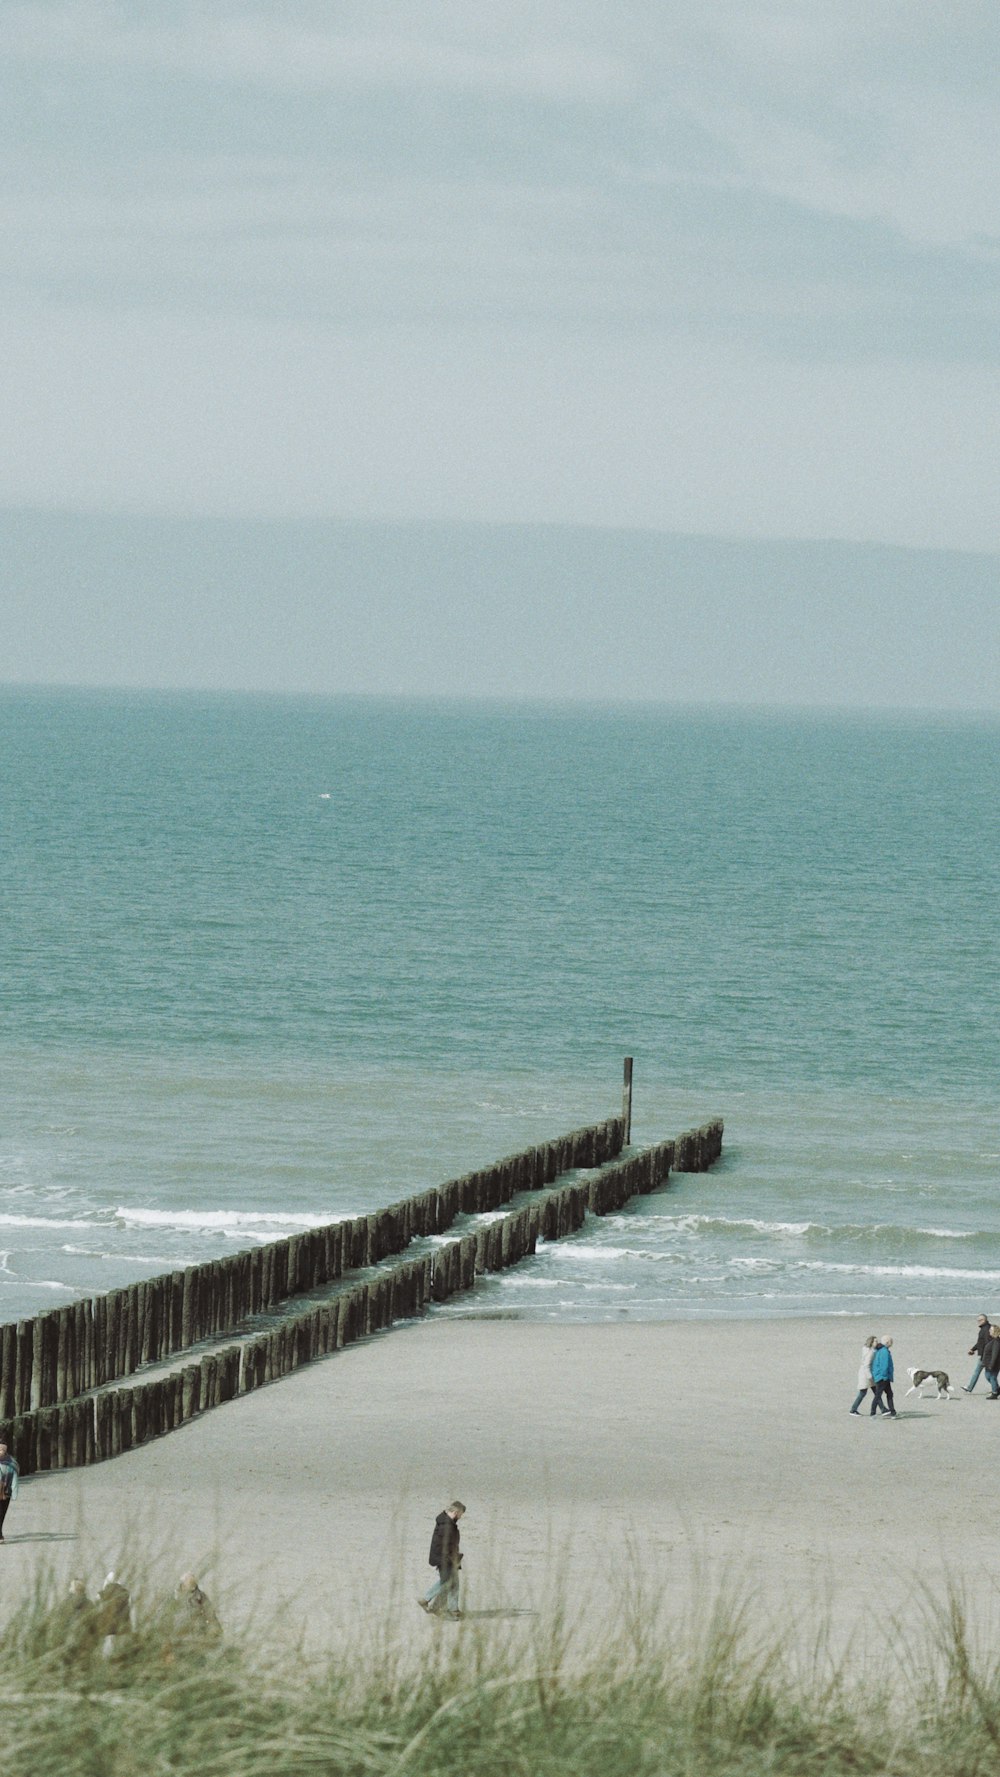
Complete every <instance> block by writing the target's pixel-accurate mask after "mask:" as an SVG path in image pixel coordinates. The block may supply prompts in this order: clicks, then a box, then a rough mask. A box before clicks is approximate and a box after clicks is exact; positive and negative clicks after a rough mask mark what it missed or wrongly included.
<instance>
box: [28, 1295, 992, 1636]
mask: <svg viewBox="0 0 1000 1777" xmlns="http://www.w3.org/2000/svg"><path fill="white" fill-rule="evenodd" d="M974 1324H975V1315H974V1313H972V1314H970V1316H969V1317H968V1321H966V1320H964V1319H963V1320H955V1319H954V1318H952V1317H922V1320H921V1318H919V1317H914V1318H913V1319H912V1320H909V1319H908V1320H907V1330H906V1333H905V1335H904V1334H900V1336H899V1337H898V1338H896V1340H895V1346H894V1353H895V1355H896V1357H897V1359H898V1361H897V1366H896V1367H897V1377H898V1378H902V1380H901V1381H900V1382H899V1383H898V1385H897V1407H898V1409H899V1417H898V1419H897V1420H896V1421H895V1422H884V1421H881V1420H880V1421H879V1422H877V1423H876V1424H870V1423H864V1422H859V1421H858V1420H855V1421H854V1423H851V1421H850V1419H849V1417H848V1412H847V1409H848V1407H849V1405H850V1402H851V1400H852V1398H853V1396H854V1393H855V1388H856V1384H855V1377H856V1372H857V1366H858V1355H859V1348H860V1338H859V1337H857V1336H856V1334H855V1330H854V1328H853V1326H852V1327H850V1328H849V1327H847V1326H845V1325H844V1323H843V1321H841V1320H828V1319H825V1318H823V1319H814V1320H812V1321H796V1322H794V1323H779V1322H774V1321H768V1322H764V1321H756V1320H753V1321H750V1320H743V1321H732V1322H729V1323H727V1324H726V1326H725V1328H724V1329H723V1328H720V1326H719V1325H718V1324H717V1323H710V1322H704V1321H699V1322H679V1321H673V1322H659V1323H656V1322H644V1323H639V1322H636V1323H633V1324H631V1325H628V1326H626V1325H622V1324H616V1325H608V1324H603V1325H602V1324H595V1323H586V1324H582V1325H580V1324H573V1325H557V1324H548V1325H546V1324H539V1323H530V1322H524V1321H504V1322H492V1321H472V1322H469V1321H466V1322H465V1323H464V1324H461V1323H459V1322H458V1321H457V1320H456V1319H455V1318H454V1317H450V1316H444V1315H434V1316H429V1317H426V1318H424V1319H422V1320H420V1321H418V1322H413V1323H411V1324H410V1325H409V1326H405V1327H397V1328H395V1329H393V1330H392V1331H391V1332H389V1333H385V1334H379V1335H375V1336H374V1337H372V1338H369V1339H367V1340H365V1341H362V1342H359V1343H358V1344H356V1345H354V1346H352V1347H350V1348H349V1349H347V1350H345V1351H341V1352H339V1353H337V1354H336V1355H335V1356H332V1357H330V1358H327V1359H321V1360H319V1361H317V1362H316V1363H314V1364H312V1365H310V1366H309V1367H308V1368H305V1369H302V1370H299V1371H297V1372H296V1373H295V1374H293V1375H291V1376H288V1377H285V1378H283V1379H282V1380H281V1381H280V1382H276V1383H274V1384H271V1385H269V1386H267V1387H266V1388H262V1389H260V1390H259V1391H256V1392H255V1393H253V1394H251V1395H247V1396H244V1397H241V1398H240V1399H238V1400H236V1401H233V1402H230V1403H228V1404H227V1405H225V1406H221V1407H217V1408H214V1409H213V1410H212V1411H211V1412H209V1413H206V1414H204V1415H202V1416H200V1417H199V1418H197V1419H195V1420H193V1421H191V1422H190V1423H189V1424H187V1425H185V1426H183V1427H181V1428H180V1429H179V1430H177V1431H174V1432H171V1433H169V1434H168V1435H167V1436H166V1437H163V1438H159V1439H157V1440H155V1441H154V1442H152V1443H149V1444H147V1445H144V1446H143V1447H142V1448H141V1449H138V1450H134V1451H131V1452H129V1453H127V1454H125V1455H123V1456H120V1457H116V1458H113V1459H112V1460H110V1461H107V1462H104V1463H101V1464H99V1465H97V1466H95V1467H93V1468H89V1469H80V1470H68V1471H62V1472H58V1473H48V1474H41V1475H37V1476H34V1477H31V1478H29V1479H28V1480H26V1481H25V1482H24V1483H23V1485H22V1490H21V1493H20V1496H19V1498H18V1500H17V1502H16V1503H15V1505H14V1506H13V1507H12V1508H11V1511H10V1513H9V1516H8V1520H7V1526H6V1533H7V1538H8V1541H7V1544H6V1546H5V1548H4V1550H3V1558H4V1560H5V1562H6V1564H7V1565H6V1570H5V1571H6V1577H7V1585H6V1587H5V1604H6V1608H7V1609H8V1610H9V1609H10V1608H13V1607H14V1606H15V1605H16V1601H17V1599H18V1597H19V1595H25V1594H26V1593H27V1592H28V1591H29V1590H30V1583H31V1577H32V1574H33V1572H34V1571H35V1570H36V1569H37V1568H38V1566H39V1564H41V1565H43V1566H47V1567H50V1568H51V1569H52V1570H53V1572H54V1573H55V1574H56V1575H57V1578H58V1583H59V1584H60V1585H62V1584H64V1583H65V1581H66V1579H67V1578H68V1576H69V1575H70V1574H71V1573H77V1572H79V1573H81V1574H83V1575H84V1576H85V1577H86V1578H87V1579H88V1580H90V1581H91V1582H92V1583H95V1584H99V1583H100V1578H101V1577H102V1576H103V1574H104V1572H106V1571H107V1570H108V1568H109V1567H112V1566H115V1567H119V1568H123V1567H125V1568H127V1566H128V1564H129V1562H130V1561H131V1562H133V1563H137V1561H138V1558H139V1556H140V1555H141V1556H142V1559H143V1562H144V1563H145V1562H146V1561H147V1560H148V1563H149V1565H150V1566H151V1568H152V1571H153V1572H154V1573H155V1574H156V1575H157V1576H158V1577H159V1578H160V1579H161V1580H162V1582H163V1583H169V1584H174V1583H176V1579H177V1577H178V1576H179V1574H180V1573H181V1572H182V1571H184V1569H186V1568H189V1567H192V1566H195V1567H197V1568H199V1569H200V1570H202V1571H203V1572H205V1573H207V1574H208V1576H209V1578H208V1580H207V1582H206V1583H207V1584H208V1586H209V1590H210V1591H211V1592H212V1594H213V1596H214V1597H217V1599H218V1602H219V1604H220V1607H221V1609H222V1612H223V1616H224V1618H225V1620H227V1621H229V1622H232V1623H234V1624H235V1623H237V1622H242V1621H246V1620H249V1619H250V1618H252V1615H253V1612H254V1609H255V1608H256V1607H258V1606H259V1604H260V1602H261V1600H264V1601H265V1603H266V1607H267V1609H268V1610H274V1609H277V1608H281V1609H284V1610H287V1611H288V1612H289V1613H290V1616H289V1620H290V1621H291V1620H292V1619H293V1618H294V1619H295V1620H297V1621H300V1622H301V1625H302V1629H303V1633H304V1635H305V1638H306V1641H307V1643H308V1645H309V1646H310V1648H312V1649H313V1650H314V1651H321V1650H323V1649H324V1648H327V1647H334V1646H336V1645H338V1644H339V1643H340V1642H342V1641H344V1640H345V1639H350V1638H351V1637H352V1636H356V1635H357V1633H358V1631H359V1627H360V1626H362V1625H363V1626H364V1627H365V1628H366V1629H370V1628H371V1626H372V1624H373V1623H374V1622H384V1623H386V1624H387V1625H391V1627H392V1631H393V1633H394V1634H396V1633H398V1635H399V1636H400V1638H401V1639H402V1641H403V1642H404V1643H409V1642H411V1641H413V1639H414V1637H416V1636H418V1635H419V1634H420V1633H424V1634H426V1624H425V1623H423V1622H422V1621H421V1613H420V1612H419V1611H418V1609H417V1607H416V1604H415V1602H414V1599H415V1597H416V1593H417V1590H418V1589H421V1590H422V1589H423V1587H424V1586H426V1584H427V1581H428V1569H427V1564H426V1544H427V1542H428V1539H429V1534H430V1526H431V1524H432V1522H433V1519H434V1516H435V1515H436V1513H437V1512H438V1511H439V1510H440V1509H441V1507H442V1505H443V1504H446V1503H447V1501H448V1500H449V1499H451V1498H453V1497H460V1498H462V1499H464V1500H465V1501H466V1504H467V1506H468V1512H467V1515H466V1518H465V1520H464V1521H463V1548H464V1550H465V1551H466V1566H465V1570H464V1583H465V1586H466V1594H467V1603H468V1605H469V1608H470V1610H471V1611H472V1612H473V1614H474V1613H475V1612H476V1611H483V1612H486V1613H489V1614H495V1613H497V1612H501V1613H502V1612H515V1611H516V1612H521V1611H528V1612H537V1611H540V1610H542V1609H543V1608H544V1601H545V1599H546V1598H547V1597H548V1596H549V1590H550V1586H551V1583H552V1581H553V1578H554V1577H555V1576H556V1574H557V1573H558V1574H559V1576H560V1584H561V1585H562V1586H563V1589H564V1592H565V1596H566V1600H567V1603H568V1607H569V1609H570V1610H571V1612H572V1613H573V1614H574V1616H577V1617H580V1618H581V1619H583V1618H586V1617H587V1616H588V1614H589V1613H590V1612H591V1611H592V1610H593V1599H594V1596H595V1593H596V1594H597V1596H598V1597H600V1595H601V1592H602V1589H603V1588H608V1587H611V1588H612V1589H613V1588H614V1586H615V1585H616V1584H620V1582H621V1580H622V1577H623V1574H624V1575H625V1578H626V1586H628V1585H630V1584H631V1583H632V1581H631V1580H630V1579H629V1578H628V1576H629V1575H630V1574H631V1575H633V1577H634V1580H635V1584H636V1585H637V1586H639V1587H640V1590H645V1591H647V1592H648V1593H649V1594H650V1595H655V1596H656V1597H657V1598H658V1599H659V1600H661V1602H665V1604H666V1607H667V1608H668V1609H669V1610H671V1611H672V1610H674V1609H675V1608H676V1609H677V1610H678V1611H679V1610H680V1609H681V1605H682V1602H684V1603H685V1608H686V1607H687V1604H688V1603H689V1602H690V1598H691V1595H692V1587H694V1588H695V1591H696V1592H697V1590H698V1588H699V1587H700V1588H701V1589H702V1590H703V1591H704V1592H706V1593H707V1592H711V1591H712V1589H713V1588H717V1587H718V1586H720V1585H723V1584H724V1583H726V1582H727V1576H728V1577H729V1578H731V1577H732V1576H733V1575H737V1576H741V1581H742V1582H745V1583H746V1584H747V1585H748V1586H749V1588H750V1590H751V1592H752V1594H753V1599H754V1604H753V1609H754V1612H755V1613H756V1614H757V1615H759V1617H760V1620H761V1622H762V1623H770V1624H774V1623H776V1622H778V1621H780V1620H781V1617H782V1614H783V1613H786V1612H788V1611H791V1612H792V1613H793V1614H794V1613H797V1612H805V1613H806V1616H809V1615H810V1613H812V1614H815V1612H816V1610H818V1609H819V1608H820V1606H821V1605H822V1606H823V1608H828V1609H829V1614H830V1624H831V1633H832V1635H833V1639H834V1641H835V1642H836V1644H837V1646H844V1647H846V1646H847V1645H849V1644H850V1645H855V1644H857V1643H858V1640H859V1638H860V1640H861V1641H862V1642H864V1641H867V1640H868V1639H869V1638H870V1637H873V1638H874V1640H875V1641H877V1640H878V1637H879V1635H880V1634H881V1635H883V1636H884V1634H885V1633H886V1624H887V1623H888V1622H889V1621H891V1620H893V1619H895V1618H898V1619H899V1620H901V1621H903V1622H906V1621H908V1620H914V1619H915V1618H916V1617H917V1616H919V1614H920V1611H921V1610H922V1609H923V1608H925V1605H926V1588H927V1587H928V1586H930V1587H931V1588H932V1589H935V1588H936V1589H937V1590H938V1591H939V1592H940V1591H941V1590H942V1588H944V1587H946V1586H947V1584H949V1583H954V1584H956V1585H958V1586H959V1587H960V1588H961V1589H962V1591H963V1592H964V1594H965V1596H966V1598H967V1601H968V1603H969V1605H970V1612H971V1616H972V1620H973V1623H974V1625H976V1627H977V1628H981V1629H982V1630H983V1631H984V1632H986V1631H987V1628H988V1631H989V1633H990V1634H995V1633H996V1631H997V1628H998V1622H997V1616H998V1600H1000V1594H998V1589H997V1585H996V1582H995V1581H994V1579H993V1577H992V1571H991V1561H990V1557H989V1555H988V1554H987V1551H988V1549H989V1546H990V1533H989V1526H988V1524H986V1525H984V1524H983V1522H982V1517H981V1513H982V1478H983V1477H984V1476H985V1475H989V1474H990V1473H992V1470H993V1466H994V1464H995V1460H996V1451H997V1448H998V1444H997V1438H998V1437H1000V1407H998V1408H997V1412H996V1415H995V1417H993V1416H992V1409H991V1407H990V1406H988V1405H987V1403H986V1401H985V1397H984V1396H983V1394H982V1393H981V1392H977V1395H975V1396H973V1397H971V1398H970V1397H968V1396H965V1395H960V1396H959V1398H958V1399H957V1400H953V1401H950V1402H947V1403H943V1402H942V1403H939V1402H937V1401H934V1400H926V1401H917V1400H915V1399H914V1397H912V1396H911V1397H909V1398H908V1399H906V1400H904V1399H903V1392H904V1389H905V1388H906V1387H907V1386H908V1380H907V1378H906V1377H905V1366H906V1365H907V1364H911V1365H917V1364H920V1365H923V1366H930V1365H932V1364H933V1365H934V1367H938V1366H941V1367H944V1368H945V1369H947V1370H948V1371H949V1372H950V1374H951V1376H952V1380H953V1382H954V1383H955V1385H956V1386H960V1385H961V1383H962V1382H963V1381H965V1380H967V1374H968V1369H971V1360H968V1359H967V1358H966V1356H965V1353H966V1350H967V1348H968V1345H969V1344H970V1343H971V1338H972V1329H973V1327H974ZM921 1327H923V1331H921ZM875 1330H879V1331H882V1332H885V1331H889V1330H891V1329H890V1326H889V1324H888V1323H887V1324H886V1325H885V1326H883V1327H881V1328H876V1329H875ZM966 1366H968V1368H967V1367H966ZM982 1388H983V1384H980V1390H982ZM626 1549H630V1550H633V1551H635V1565H634V1566H633V1564H632V1559H633V1558H632V1556H628V1558H627V1559H626V1556H625V1553H624V1551H625V1550H626ZM616 1575H617V1578H616ZM922 1600H923V1603H922V1602H921V1601H922ZM598 1615H599V1613H598ZM527 1620H528V1621H530V1620H531V1619H530V1617H529V1618H528V1619H527Z"/></svg>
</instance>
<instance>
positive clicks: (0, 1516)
mask: <svg viewBox="0 0 1000 1777" xmlns="http://www.w3.org/2000/svg"><path fill="white" fill-rule="evenodd" d="M20 1479H21V1471H20V1469H19V1468H18V1466H17V1462H16V1459H15V1458H14V1457H13V1456H12V1455H11V1453H10V1450H9V1449H8V1447H7V1445H6V1444H3V1443H0V1543H2V1542H3V1541H4V1534H3V1521H4V1519H5V1518H6V1516H7V1512H8V1510H9V1508H10V1504H11V1501H12V1500H15V1499H16V1498H17V1489H18V1483H19V1482H20Z"/></svg>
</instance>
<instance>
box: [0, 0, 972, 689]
mask: <svg viewBox="0 0 1000 1777" xmlns="http://www.w3.org/2000/svg"><path fill="white" fill-rule="evenodd" d="M0 35H2V43H0V100H2V115H3V120H4V121H3V131H4V147H3V168H2V172H3V177H2V185H0V212H2V215H3V223H4V227H3V230H2V246H0V255H2V257H0V353H2V360H3V367H4V368H3V375H2V377H0V506H2V507H7V508H15V507H33V508H45V509H55V510H58V509H76V510H84V511H86V510H92V511H98V512H101V511H104V512H114V511H131V512H137V513H138V512H160V513H172V514H177V515H181V516H183V515H197V514H212V513H214V514H222V515H246V516H247V517H261V516H266V515H273V516H278V517H288V516H295V515H300V516H302V515H308V516H325V517H331V518H348V519H364V520H372V519H375V520H382V519H397V520H412V519H417V520H444V521H460V522H462V523H468V522H470V521H484V520H485V521H502V522H523V521H530V522H541V523H548V524H552V523H555V524H564V525H578V524H583V525H590V526H594V525H596V526H601V527H620V528H624V529H628V528H650V529H653V530H658V531H665V532H671V531H674V532H694V533H700V534H703V535H706V536H728V537H735V538H763V537H787V538H836V539H854V540H860V541H869V542H879V543H893V544H902V545H906V546H909V547H915V548H939V549H953V550H962V551H980V552H983V551H985V552H990V553H992V552H995V551H997V550H998V548H1000V498H998V488H997V464H998V461H1000V399H998V396H1000V388H998V380H1000V379H998V358H1000V296H998V277H997V274H998V259H1000V180H998V178H997V149H998V145H1000V96H998V95H1000V87H998V82H997V79H996V69H997V66H998V64H1000V8H998V7H997V5H996V3H995V0H892V3H886V0H865V3H860V0H859V3H857V4H855V3H854V0H831V3H830V4H826V5H824V6H822V7H818V6H816V5H814V4H812V3H811V0H796V3H792V0H774V3H768V0H734V3H732V4H730V0H711V3H710V4H706V3H705V0H618V4H616V5H615V6H609V5H607V4H606V0H601V3H600V4H598V0H567V3H563V0H542V3H541V4H539V0H531V3H528V0H524V3H522V0H489V3H488V4H485V3H483V4H481V3H480V0H458V3H457V4H452V3H450V0H423V3H422V4H412V3H411V0H361V3H359V4H354V3H353V0H343V3H340V0H326V3H321V0H263V3H262V4H255V3H254V0H240V3H239V4H235V3H231V0H208V3H206V4H197V3H193V4H181V3H179V0H121V3H119V4H105V3H101V0H44V3H42V4H35V5H32V4H26V5H22V4H12V3H7V0H4V3H3V4H0ZM2 670H3V669H2V668H0V673H2ZM36 676H39V677H44V676H46V674H45V661H44V659H43V658H41V657H40V659H39V671H38V673H37V675H36Z"/></svg>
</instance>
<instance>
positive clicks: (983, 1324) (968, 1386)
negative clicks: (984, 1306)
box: [962, 1314, 993, 1394]
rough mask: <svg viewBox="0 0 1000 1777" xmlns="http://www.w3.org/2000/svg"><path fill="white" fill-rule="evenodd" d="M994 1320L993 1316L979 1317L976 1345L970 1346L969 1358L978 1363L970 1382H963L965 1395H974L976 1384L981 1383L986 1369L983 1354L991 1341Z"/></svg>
mask: <svg viewBox="0 0 1000 1777" xmlns="http://www.w3.org/2000/svg"><path fill="white" fill-rule="evenodd" d="M992 1319H993V1316H992V1315H991V1314H981V1315H980V1316H979V1327H978V1329H977V1332H976V1343H975V1345H970V1346H969V1356H970V1357H974V1358H975V1360H976V1362H975V1367H974V1369H973V1372H972V1375H971V1376H970V1377H969V1380H968V1382H963V1384H962V1390H963V1393H965V1394H971V1393H972V1391H973V1389H974V1388H975V1386H976V1383H977V1382H978V1381H979V1378H980V1376H981V1375H982V1373H983V1367H984V1366H983V1352H984V1351H985V1349H986V1346H987V1343H988V1341H989V1336H990V1322H991V1320H992Z"/></svg>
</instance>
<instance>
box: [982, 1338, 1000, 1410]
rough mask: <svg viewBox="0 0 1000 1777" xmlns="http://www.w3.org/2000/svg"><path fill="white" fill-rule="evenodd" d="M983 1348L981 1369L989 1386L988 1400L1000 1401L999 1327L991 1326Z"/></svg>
mask: <svg viewBox="0 0 1000 1777" xmlns="http://www.w3.org/2000/svg"><path fill="white" fill-rule="evenodd" d="M989 1333H990V1336H989V1338H988V1339H987V1341H986V1344H985V1345H984V1346H983V1369H984V1370H985V1372H986V1380H987V1382H988V1383H989V1385H990V1400H991V1401H995V1400H1000V1326H991V1327H990V1329H989Z"/></svg>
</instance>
